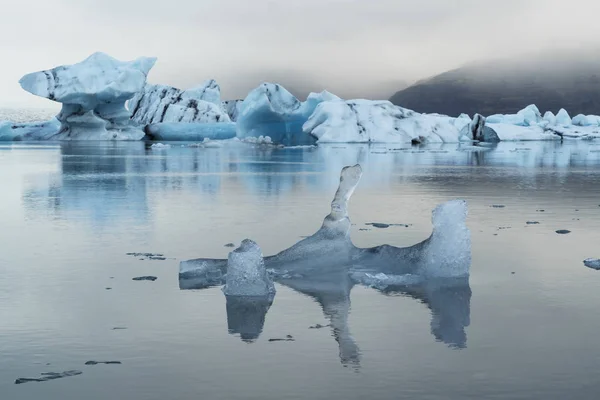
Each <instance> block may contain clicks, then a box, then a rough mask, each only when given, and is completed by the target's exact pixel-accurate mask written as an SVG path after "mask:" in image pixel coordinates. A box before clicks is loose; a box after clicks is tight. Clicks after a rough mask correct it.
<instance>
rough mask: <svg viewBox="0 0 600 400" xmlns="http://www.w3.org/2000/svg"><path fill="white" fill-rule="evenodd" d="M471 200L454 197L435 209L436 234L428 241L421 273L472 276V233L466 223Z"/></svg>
mask: <svg viewBox="0 0 600 400" xmlns="http://www.w3.org/2000/svg"><path fill="white" fill-rule="evenodd" d="M467 214H468V210H467V202H466V201H464V200H454V201H450V202H448V203H445V204H442V205H439V206H437V207H436V208H435V210H433V218H432V221H433V233H432V235H431V237H430V238H429V239H428V240H427V241H425V242H424V248H423V249H422V252H423V258H422V260H421V265H420V271H419V272H420V273H422V274H424V275H426V276H430V277H431V276H433V277H437V278H457V277H464V276H468V275H469V268H470V266H471V233H470V231H469V228H467V225H466V218H467Z"/></svg>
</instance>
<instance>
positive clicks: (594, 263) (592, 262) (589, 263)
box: [583, 258, 600, 271]
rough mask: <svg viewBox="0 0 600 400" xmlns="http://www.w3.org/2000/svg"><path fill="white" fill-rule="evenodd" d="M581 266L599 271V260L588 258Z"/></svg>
mask: <svg viewBox="0 0 600 400" xmlns="http://www.w3.org/2000/svg"><path fill="white" fill-rule="evenodd" d="M583 264H584V265H585V266H586V267H588V268H591V269H595V270H597V271H600V259H598V258H588V259H587V260H584V261H583Z"/></svg>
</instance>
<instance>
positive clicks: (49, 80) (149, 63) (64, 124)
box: [19, 53, 156, 140]
mask: <svg viewBox="0 0 600 400" xmlns="http://www.w3.org/2000/svg"><path fill="white" fill-rule="evenodd" d="M155 62H156V59H155V58H148V57H142V58H139V59H137V60H135V61H130V62H122V61H118V60H116V59H114V58H112V57H110V56H108V55H106V54H104V53H95V54H92V55H91V56H90V57H88V58H87V59H85V60H84V61H82V62H80V63H78V64H74V65H66V66H60V67H56V68H54V69H51V70H46V71H40V72H34V73H31V74H27V75H25V76H24V77H23V78H21V80H20V81H19V83H20V84H21V87H22V88H23V89H25V90H26V91H28V92H30V93H32V94H35V95H37V96H41V97H45V98H47V99H50V100H53V101H56V102H59V103H62V110H61V112H60V113H59V114H58V115H57V117H56V118H57V119H58V121H60V124H61V125H60V129H59V130H58V131H57V132H56V134H55V135H52V136H51V137H46V138H45V139H54V140H74V139H90V140H139V139H141V138H142V137H143V136H144V133H143V132H142V131H141V130H140V129H138V128H137V127H135V126H133V125H132V124H131V121H130V119H129V118H130V113H129V111H128V110H127V108H126V107H125V102H126V101H127V100H129V99H130V98H132V97H133V96H134V95H135V94H136V93H137V92H139V91H140V90H142V88H143V87H144V85H145V83H146V77H147V75H148V72H149V71H150V69H151V68H152V67H153V66H154V63H155Z"/></svg>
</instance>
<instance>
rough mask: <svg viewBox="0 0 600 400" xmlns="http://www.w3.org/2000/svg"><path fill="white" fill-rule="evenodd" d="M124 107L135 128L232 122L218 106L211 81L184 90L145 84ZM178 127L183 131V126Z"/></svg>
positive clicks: (218, 91) (217, 90) (216, 89)
mask: <svg viewBox="0 0 600 400" xmlns="http://www.w3.org/2000/svg"><path fill="white" fill-rule="evenodd" d="M127 106H128V107H129V110H130V111H131V113H132V116H131V120H132V121H133V122H134V123H136V124H138V125H148V124H155V123H160V122H170V123H176V122H183V123H189V122H197V123H204V122H208V123H219V122H231V119H230V118H229V115H227V113H226V112H225V110H224V109H223V108H222V106H221V89H220V88H219V85H218V84H217V82H215V81H214V80H212V79H211V80H208V81H206V82H204V83H203V84H201V85H199V86H197V87H194V88H191V89H187V90H180V89H177V88H174V87H171V86H165V85H151V84H148V85H146V86H145V87H144V89H143V90H140V92H139V93H137V94H136V95H135V97H133V98H132V99H131V100H130V101H129V103H128V105H127ZM181 126H182V129H185V125H181Z"/></svg>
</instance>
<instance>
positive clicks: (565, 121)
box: [556, 108, 573, 127]
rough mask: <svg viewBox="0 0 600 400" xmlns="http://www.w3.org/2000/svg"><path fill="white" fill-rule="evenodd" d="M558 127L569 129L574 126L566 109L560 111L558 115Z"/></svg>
mask: <svg viewBox="0 0 600 400" xmlns="http://www.w3.org/2000/svg"><path fill="white" fill-rule="evenodd" d="M556 125H559V126H563V127H568V126H570V125H573V121H572V120H571V117H570V116H569V113H568V112H567V110H565V109H564V108H561V109H560V110H559V111H558V114H556Z"/></svg>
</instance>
